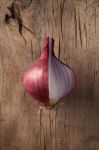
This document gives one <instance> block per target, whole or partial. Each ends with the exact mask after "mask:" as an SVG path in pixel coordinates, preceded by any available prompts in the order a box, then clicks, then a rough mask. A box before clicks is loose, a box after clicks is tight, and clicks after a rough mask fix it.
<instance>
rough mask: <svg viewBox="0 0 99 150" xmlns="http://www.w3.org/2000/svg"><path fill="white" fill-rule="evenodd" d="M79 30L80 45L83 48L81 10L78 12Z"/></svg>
mask: <svg viewBox="0 0 99 150" xmlns="http://www.w3.org/2000/svg"><path fill="white" fill-rule="evenodd" d="M78 29H79V35H80V44H81V46H82V30H81V21H80V14H79V10H78Z"/></svg>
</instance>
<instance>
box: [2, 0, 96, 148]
mask: <svg viewBox="0 0 99 150" xmlns="http://www.w3.org/2000/svg"><path fill="white" fill-rule="evenodd" d="M12 2H13V1H12V0H0V150H99V0H17V1H16V3H18V5H19V9H20V13H21V17H22V20H23V24H24V25H25V26H26V27H28V28H29V29H30V30H31V31H32V32H33V34H31V33H30V32H29V31H27V30H26V29H25V28H23V30H22V32H23V36H24V38H25V40H26V43H25V41H24V39H23V38H22V36H21V35H20V33H19V31H18V24H17V22H16V21H14V20H10V23H9V24H6V23H5V14H9V10H8V9H7V6H10V5H11V3H12ZM45 36H51V37H53V38H55V49H54V51H55V55H56V56H57V57H58V58H59V59H60V60H61V61H62V62H64V63H67V64H69V65H70V66H71V67H72V68H73V69H74V70H75V73H76V75H77V78H78V83H77V86H76V89H75V90H74V91H73V92H72V93H71V95H69V96H68V97H67V98H65V99H64V100H63V101H62V102H61V103H60V104H59V105H58V106H57V107H55V108H54V109H51V110H42V111H41V110H40V108H39V106H38V103H37V102H36V101H34V100H33V99H32V98H31V97H30V96H29V95H28V94H27V93H26V92H25V91H24V89H23V85H22V76H23V74H24V72H25V70H26V68H27V67H28V66H29V65H30V64H31V63H32V62H34V61H35V60H36V59H37V58H38V57H39V56H40V47H41V46H42V42H43V39H44V37H45Z"/></svg>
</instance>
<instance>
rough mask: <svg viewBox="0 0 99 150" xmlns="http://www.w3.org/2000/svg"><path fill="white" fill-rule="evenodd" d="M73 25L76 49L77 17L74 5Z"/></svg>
mask: <svg viewBox="0 0 99 150" xmlns="http://www.w3.org/2000/svg"><path fill="white" fill-rule="evenodd" d="M74 25H75V47H77V16H76V7H75V4H74Z"/></svg>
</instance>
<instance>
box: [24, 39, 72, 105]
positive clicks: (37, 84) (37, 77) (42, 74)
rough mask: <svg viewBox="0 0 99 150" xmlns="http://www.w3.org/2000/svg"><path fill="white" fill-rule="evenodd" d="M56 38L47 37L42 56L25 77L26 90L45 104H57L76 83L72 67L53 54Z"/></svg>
mask: <svg viewBox="0 0 99 150" xmlns="http://www.w3.org/2000/svg"><path fill="white" fill-rule="evenodd" d="M53 46H54V40H53V39H52V38H49V37H47V38H45V40H44V47H43V49H42V52H41V57H40V58H39V59H38V60H37V61H36V62H35V63H34V64H32V65H31V66H30V67H29V69H28V70H27V71H26V73H25V75H24V77H23V85H24V88H25V89H26V91H27V92H28V93H29V94H30V95H31V96H32V97H34V98H35V99H37V100H38V101H39V102H40V103H43V104H44V105H45V106H51V105H54V104H56V103H57V102H58V101H59V100H60V99H62V98H63V97H65V96H66V95H67V94H68V93H69V92H70V91H71V90H72V88H73V87H74V85H75V74H74V72H73V71H72V69H71V68H70V67H69V66H67V65H64V64H63V63H61V62H60V61H59V60H58V59H57V58H56V57H55V56H54V54H53Z"/></svg>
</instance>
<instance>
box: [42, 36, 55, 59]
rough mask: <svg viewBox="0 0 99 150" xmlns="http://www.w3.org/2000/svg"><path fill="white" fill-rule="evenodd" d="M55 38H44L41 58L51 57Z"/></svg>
mask: <svg viewBox="0 0 99 150" xmlns="http://www.w3.org/2000/svg"><path fill="white" fill-rule="evenodd" d="M53 46H54V40H53V39H52V38H50V37H46V38H45V40H44V47H43V48H42V52H41V58H46V57H51V55H52V53H53Z"/></svg>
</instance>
